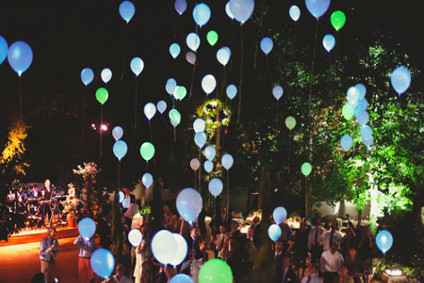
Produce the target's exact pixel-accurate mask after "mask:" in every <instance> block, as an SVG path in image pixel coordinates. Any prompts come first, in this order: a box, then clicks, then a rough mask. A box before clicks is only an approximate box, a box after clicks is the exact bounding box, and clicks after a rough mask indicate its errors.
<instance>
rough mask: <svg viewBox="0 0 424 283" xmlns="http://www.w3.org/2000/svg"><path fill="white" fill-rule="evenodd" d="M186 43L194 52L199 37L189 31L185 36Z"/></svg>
mask: <svg viewBox="0 0 424 283" xmlns="http://www.w3.org/2000/svg"><path fill="white" fill-rule="evenodd" d="M186 43H187V46H188V48H190V49H191V50H193V51H194V52H196V51H197V49H198V48H199V46H200V37H199V36H198V35H197V34H195V33H194V32H191V33H189V34H188V35H187V37H186Z"/></svg>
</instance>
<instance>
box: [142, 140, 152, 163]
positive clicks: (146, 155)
mask: <svg viewBox="0 0 424 283" xmlns="http://www.w3.org/2000/svg"><path fill="white" fill-rule="evenodd" d="M140 154H141V157H143V159H144V160H146V161H149V160H150V159H152V157H153V156H154V155H155V146H154V145H153V144H151V143H149V142H145V143H143V144H142V145H141V147H140Z"/></svg>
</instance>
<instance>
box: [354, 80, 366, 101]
mask: <svg viewBox="0 0 424 283" xmlns="http://www.w3.org/2000/svg"><path fill="white" fill-rule="evenodd" d="M355 87H356V89H357V90H358V92H359V97H358V99H362V98H364V97H365V94H366V93H367V88H366V87H365V86H364V85H363V84H361V83H359V84H356V85H355Z"/></svg>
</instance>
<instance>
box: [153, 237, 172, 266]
mask: <svg viewBox="0 0 424 283" xmlns="http://www.w3.org/2000/svg"><path fill="white" fill-rule="evenodd" d="M150 247H151V249H152V253H153V256H154V257H155V258H156V259H157V261H159V262H160V263H162V264H168V263H170V262H171V261H172V260H173V259H174V257H175V254H176V253H177V250H178V245H177V240H175V238H174V235H173V234H172V233H171V232H169V231H168V230H160V231H158V232H157V233H156V234H155V235H154V236H153V238H152V242H151V244H150Z"/></svg>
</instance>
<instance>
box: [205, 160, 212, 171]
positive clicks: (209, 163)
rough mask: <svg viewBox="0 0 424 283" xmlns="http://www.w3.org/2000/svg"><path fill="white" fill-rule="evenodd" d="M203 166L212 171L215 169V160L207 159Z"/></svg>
mask: <svg viewBox="0 0 424 283" xmlns="http://www.w3.org/2000/svg"><path fill="white" fill-rule="evenodd" d="M203 168H205V171H206V172H208V173H210V172H212V170H213V162H212V161H210V160H206V161H205V163H203Z"/></svg>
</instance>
